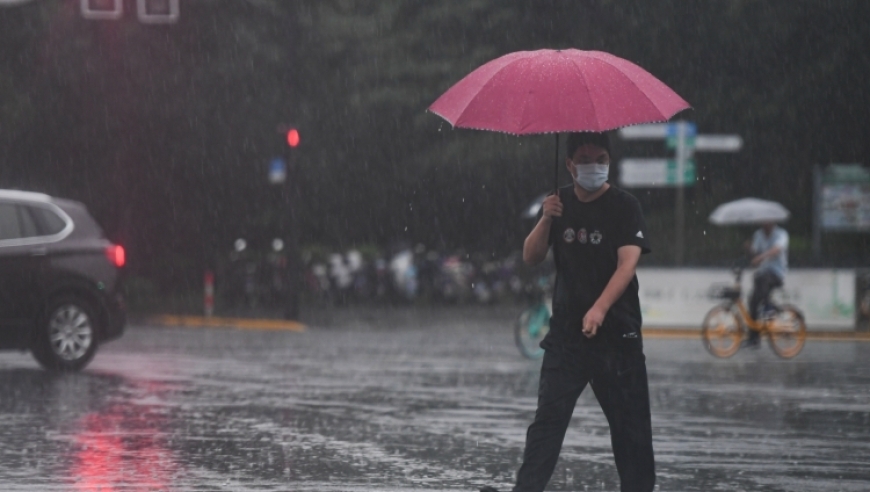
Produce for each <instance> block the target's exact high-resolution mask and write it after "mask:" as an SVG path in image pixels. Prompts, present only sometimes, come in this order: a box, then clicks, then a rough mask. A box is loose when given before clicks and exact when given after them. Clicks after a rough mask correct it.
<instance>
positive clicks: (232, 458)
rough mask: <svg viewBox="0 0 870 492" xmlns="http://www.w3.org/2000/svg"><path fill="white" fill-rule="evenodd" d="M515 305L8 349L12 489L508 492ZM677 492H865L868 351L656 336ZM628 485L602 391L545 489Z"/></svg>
mask: <svg viewBox="0 0 870 492" xmlns="http://www.w3.org/2000/svg"><path fill="white" fill-rule="evenodd" d="M514 314H515V313H512V312H511V310H510V309H499V310H484V309H455V310H448V311H439V310H435V309H428V310H420V309H418V310H410V309H402V310H364V311H363V310H357V311H354V310H348V311H344V312H340V313H334V314H332V315H330V316H329V317H323V318H322V319H319V320H313V321H311V322H309V326H308V328H307V330H306V331H304V332H302V333H298V332H290V331H275V330H236V329H229V328H207V329H196V328H178V327H175V328H173V327H156V326H148V325H146V324H138V325H134V326H131V327H130V328H129V329H128V331H127V333H126V334H125V335H124V337H123V338H122V339H120V340H118V341H116V342H112V343H110V344H107V345H105V346H104V347H101V350H100V352H99V353H98V355H97V357H96V359H95V360H94V362H93V363H92V364H91V365H90V366H89V367H88V368H87V369H86V370H85V371H84V372H82V373H79V374H60V375H58V374H51V373H48V372H45V371H43V370H41V369H39V367H38V366H37V365H36V363H35V362H34V361H33V360H32V359H31V358H30V356H29V355H26V354H17V353H3V354H0V388H2V400H0V401H2V403H0V435H2V436H3V437H2V439H0V483H2V484H3V485H2V487H0V488H2V489H3V490H6V491H54V490H58V491H61V490H62V491H67V490H73V491H106V492H108V491H127V490H149V491H151V490H154V491H164V490H165V491H174V490H191V491H212V490H214V491H242V490H245V491H247V490H257V491H285V490H293V491H410V490H466V491H470V490H476V489H477V488H478V487H480V486H481V485H486V484H489V485H495V486H497V487H499V488H500V489H503V490H509V489H510V486H511V484H512V478H513V475H514V473H515V472H516V469H517V467H518V466H519V464H520V459H521V454H522V447H523V443H524V439H525V432H526V427H527V426H528V424H529V423H530V422H531V420H532V418H533V415H534V410H535V402H536V393H537V379H538V372H539V369H540V362H537V361H529V360H526V359H523V358H522V357H521V356H520V355H519V353H518V351H517V349H516V347H515V346H514V345H513V338H512V332H511V323H512V316H513V315H514ZM645 344H646V354H647V364H648V369H649V377H650V391H651V399H652V412H653V432H654V446H655V452H656V464H657V472H658V485H657V490H662V491H665V490H667V491H713V490H716V491H747V490H751V491H771V492H773V491H804V492H814V491H826V492H827V491H855V492H858V491H867V490H870V469H868V467H867V464H868V463H870V358H868V357H867V350H868V349H870V344H868V343H864V342H855V341H813V340H810V341H809V342H808V343H807V346H806V347H805V348H804V351H803V352H802V353H801V354H800V355H798V356H797V357H796V358H795V359H792V360H781V359H778V358H777V357H776V356H775V355H774V354H773V353H772V352H771V351H770V350H769V349H768V348H767V347H766V343H765V346H764V347H762V348H761V349H759V350H744V351H741V352H739V353H738V354H737V355H736V356H734V357H733V358H731V359H727V360H719V359H715V358H713V357H712V356H710V355H709V354H707V353H706V352H705V351H704V349H703V348H702V346H701V343H700V341H699V340H697V339H693V338H692V339H688V338H687V339H674V338H668V339H647V340H646V342H645ZM618 489H619V485H618V481H617V476H616V470H615V467H614V464H613V458H612V454H611V449H610V438H609V432H608V427H607V422H606V420H605V419H604V416H603V415H602V413H601V410H600V409H599V407H598V404H597V403H596V401H595V399H594V396H593V394H592V392H591V390H590V389H588V388H587V390H586V391H584V393H583V395H582V396H581V397H580V400H579V402H578V404H577V407H576V410H575V413H574V418H573V420H572V423H571V427H570V428H569V430H568V434H567V436H566V439H565V443H564V447H563V450H562V455H561V459H560V461H559V463H558V465H557V468H556V472H555V474H554V476H553V480H552V481H551V483H550V486H549V488H548V490H571V491H616V490H618Z"/></svg>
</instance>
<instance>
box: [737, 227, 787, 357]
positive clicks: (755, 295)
mask: <svg viewBox="0 0 870 492" xmlns="http://www.w3.org/2000/svg"><path fill="white" fill-rule="evenodd" d="M748 247H749V252H750V253H751V254H752V266H754V267H757V269H756V270H755V275H754V278H753V288H752V295H751V297H750V298H749V313H750V315H751V316H753V317H754V318H755V319H756V320H758V319H761V318H762V317H763V316H764V313H763V312H762V310H763V309H762V308H763V306H767V305H770V303H769V302H768V301H769V299H770V293H771V292H772V291H773V289H775V288H777V287H782V285H783V282H784V281H785V274H786V272H787V270H788V232H786V231H785V229H783V228H781V227H779V226H777V225H776V223H774V222H765V223H762V224H761V227H760V228H759V229H758V230H756V231H755V233H754V234H753V235H752V241H751V243H749V244H748ZM759 343H760V334H759V332H757V331H754V330H750V331H749V337H748V338H747V339H746V340H745V341H744V342H743V346H745V347H758V346H759Z"/></svg>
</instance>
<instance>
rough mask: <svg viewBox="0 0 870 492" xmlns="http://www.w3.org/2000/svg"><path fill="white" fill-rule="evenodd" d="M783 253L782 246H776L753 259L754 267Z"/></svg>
mask: <svg viewBox="0 0 870 492" xmlns="http://www.w3.org/2000/svg"><path fill="white" fill-rule="evenodd" d="M781 252H782V246H774V247H772V248H770V249H769V250H767V251H765V252H763V253H760V254H757V255H755V256H754V257H753V258H752V266H758V265H760V264H761V263H762V262H763V261H764V260H766V259H768V258H772V257H774V256H776V255H778V254H780V253H781Z"/></svg>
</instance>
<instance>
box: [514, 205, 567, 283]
mask: <svg viewBox="0 0 870 492" xmlns="http://www.w3.org/2000/svg"><path fill="white" fill-rule="evenodd" d="M541 210H542V213H541V219H540V220H538V223H537V224H535V228H534V229H532V232H530V233H529V235H528V237H526V241H525V242H524V243H523V261H524V262H526V263H527V264H529V265H533V266H534V265H537V264H538V263H540V262H542V261H544V259H545V258H546V257H547V250H548V249H550V244H549V238H550V226H552V225H553V217H561V216H562V201H561V200H559V196H558V195H550V196H548V197H547V198H545V199H544V203H542V204H541Z"/></svg>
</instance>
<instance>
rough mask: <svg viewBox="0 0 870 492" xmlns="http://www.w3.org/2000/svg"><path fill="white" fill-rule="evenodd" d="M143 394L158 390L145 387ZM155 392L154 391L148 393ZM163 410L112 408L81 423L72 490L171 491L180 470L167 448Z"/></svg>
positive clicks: (139, 406) (125, 405)
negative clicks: (133, 488) (140, 489)
mask: <svg viewBox="0 0 870 492" xmlns="http://www.w3.org/2000/svg"><path fill="white" fill-rule="evenodd" d="M148 386H149V387H148V388H147V390H148V391H147V393H148V394H152V395H153V394H155V393H158V392H159V391H160V390H159V389H158V388H152V386H161V385H148ZM152 389H155V391H151V390H152ZM165 410H166V408H165V407H163V406H158V405H142V404H136V403H131V402H120V403H113V404H111V405H109V406H107V407H105V408H104V409H102V410H101V411H99V412H91V413H89V414H87V415H85V416H84V417H82V419H81V420H80V422H79V428H80V429H81V431H80V432H78V433H77V434H76V435H75V437H74V443H75V448H76V452H75V455H74V456H73V460H72V461H73V465H72V469H71V470H70V472H71V476H72V477H73V479H74V480H75V481H76V482H75V489H76V490H81V491H88V492H93V491H100V492H112V491H115V490H128V489H129V488H130V487H131V486H135V487H136V488H142V489H144V490H149V491H164V490H165V491H169V490H172V478H173V477H174V476H176V472H177V471H178V464H177V462H176V460H175V456H174V455H173V453H172V451H170V450H169V449H167V448H166V444H165V440H166V438H167V432H166V430H165V427H166V423H167V422H166V420H167V419H166V415H165V414H164V412H165Z"/></svg>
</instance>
